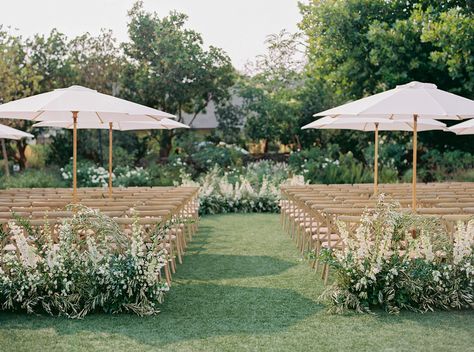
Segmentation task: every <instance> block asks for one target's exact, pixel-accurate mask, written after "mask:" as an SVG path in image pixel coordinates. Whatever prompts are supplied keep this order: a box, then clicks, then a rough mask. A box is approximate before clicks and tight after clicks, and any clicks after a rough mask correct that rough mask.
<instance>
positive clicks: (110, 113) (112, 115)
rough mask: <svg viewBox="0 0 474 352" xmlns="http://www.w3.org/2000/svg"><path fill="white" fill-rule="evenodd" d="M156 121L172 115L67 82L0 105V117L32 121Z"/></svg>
mask: <svg viewBox="0 0 474 352" xmlns="http://www.w3.org/2000/svg"><path fill="white" fill-rule="evenodd" d="M73 111H75V112H77V118H78V120H84V121H99V122H102V123H104V122H105V123H107V122H118V121H159V120H161V119H162V118H165V117H168V118H174V116H173V115H171V114H168V113H166V112H163V111H160V110H157V109H153V108H149V107H147V106H144V105H140V104H137V103H133V102H131V101H127V100H124V99H120V98H116V97H113V96H111V95H107V94H102V93H99V92H97V91H96V90H93V89H89V88H85V87H81V86H71V87H69V88H62V89H55V90H53V91H51V92H48V93H42V94H38V95H33V96H31V97H27V98H23V99H18V100H15V101H11V102H9V103H6V104H2V105H0V117H3V118H10V119H23V120H34V121H73V114H72V112H73Z"/></svg>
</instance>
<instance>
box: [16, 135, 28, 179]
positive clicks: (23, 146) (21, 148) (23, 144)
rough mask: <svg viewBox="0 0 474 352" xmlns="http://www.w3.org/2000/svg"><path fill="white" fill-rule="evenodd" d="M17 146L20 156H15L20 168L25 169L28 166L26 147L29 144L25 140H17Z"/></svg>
mask: <svg viewBox="0 0 474 352" xmlns="http://www.w3.org/2000/svg"><path fill="white" fill-rule="evenodd" d="M16 146H17V149H18V156H17V157H15V160H16V161H17V162H18V164H19V165H20V170H21V171H23V170H25V168H26V153H25V152H26V147H27V146H28V144H26V142H24V141H23V140H19V141H16Z"/></svg>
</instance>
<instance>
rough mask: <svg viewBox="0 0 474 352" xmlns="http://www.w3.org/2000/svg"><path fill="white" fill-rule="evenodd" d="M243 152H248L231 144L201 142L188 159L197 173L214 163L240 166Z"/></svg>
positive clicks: (212, 165) (225, 166)
mask: <svg viewBox="0 0 474 352" xmlns="http://www.w3.org/2000/svg"><path fill="white" fill-rule="evenodd" d="M245 154H248V153H247V151H245V150H243V149H242V148H239V147H237V146H235V145H232V144H226V143H223V142H221V143H220V144H219V145H217V146H215V145H214V144H212V143H202V144H201V145H200V146H198V148H197V151H196V152H194V153H193V154H192V155H191V158H190V159H191V162H192V163H193V165H194V168H195V169H196V171H197V173H198V174H200V173H202V172H206V171H209V170H210V169H212V168H213V167H214V166H215V165H217V166H219V167H221V168H229V167H232V166H241V165H242V157H243V156H244V155H245Z"/></svg>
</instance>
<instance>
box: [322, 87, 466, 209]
mask: <svg viewBox="0 0 474 352" xmlns="http://www.w3.org/2000/svg"><path fill="white" fill-rule="evenodd" d="M340 115H344V116H346V115H347V116H351V117H352V118H360V117H380V118H388V119H390V120H400V119H402V120H403V119H407V118H410V119H412V121H413V180H412V208H413V210H416V159H417V131H418V126H417V125H418V122H419V121H420V120H422V119H436V120H461V119H467V118H472V117H474V101H473V100H470V99H467V98H464V97H461V96H458V95H455V94H452V93H448V92H445V91H443V90H440V89H437V87H436V85H434V84H431V83H420V82H410V83H408V84H404V85H400V86H397V87H396V88H394V89H391V90H388V91H386V92H383V93H379V94H375V95H372V96H369V97H366V98H362V99H359V100H356V101H353V102H350V103H347V104H344V105H341V106H338V107H335V108H332V109H329V110H326V111H322V112H319V113H317V114H315V116H330V117H337V116H340Z"/></svg>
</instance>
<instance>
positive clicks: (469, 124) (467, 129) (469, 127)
mask: <svg viewBox="0 0 474 352" xmlns="http://www.w3.org/2000/svg"><path fill="white" fill-rule="evenodd" d="M449 130H450V131H451V132H454V133H456V134H458V135H467V134H474V120H468V121H465V122H462V123H458V124H457V125H454V126H451V127H449Z"/></svg>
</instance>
